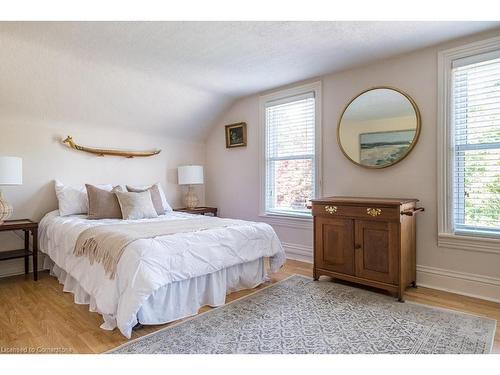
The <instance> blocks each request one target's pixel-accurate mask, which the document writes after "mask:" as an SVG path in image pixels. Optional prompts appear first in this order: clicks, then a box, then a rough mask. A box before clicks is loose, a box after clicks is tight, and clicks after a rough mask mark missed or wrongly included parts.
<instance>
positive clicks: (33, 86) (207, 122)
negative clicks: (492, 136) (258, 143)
mask: <svg viewBox="0 0 500 375" xmlns="http://www.w3.org/2000/svg"><path fill="white" fill-rule="evenodd" d="M499 26H500V23H499V22H0V51H1V55H2V57H1V59H0V112H1V113H2V115H4V116H5V115H11V116H16V115H19V116H28V117H33V118H42V119H44V120H46V121H59V122H60V121H63V122H68V123H70V122H71V123H73V124H75V123H76V124H82V126H110V127H117V128H120V127H126V128H131V129H137V130H143V131H147V132H152V133H158V134H164V135H169V136H176V137H186V138H191V139H199V140H201V139H203V138H204V137H205V136H206V133H207V131H208V129H209V127H210V126H211V124H212V123H213V122H214V120H215V119H216V118H217V117H218V116H219V115H220V114H221V112H222V111H224V110H225V109H226V108H227V107H228V106H229V105H230V104H231V103H232V102H233V101H234V100H235V99H236V98H239V97H242V96H245V95H249V94H253V93H257V92H260V91H263V90H267V89H270V88H273V87H278V86H281V85H285V84H288V83H291V82H295V81H299V80H303V79H307V78H310V77H314V76H318V75H322V74H326V73H330V72H334V71H338V70H342V69H346V68H349V67H351V66H357V65H362V64H366V63H369V62H371V61H375V60H379V59H382V58H387V57H390V56H393V55H397V54H400V53H404V52H409V51H411V50H415V49H419V48H423V47H426V46H430V45H432V44H436V43H440V42H443V41H446V40H449V39H453V38H458V37H461V36H465V35H468V34H472V33H475V32H480V31H485V30H488V29H491V28H495V27H499Z"/></svg>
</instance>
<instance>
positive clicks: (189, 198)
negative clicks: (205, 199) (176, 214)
mask: <svg viewBox="0 0 500 375" xmlns="http://www.w3.org/2000/svg"><path fill="white" fill-rule="evenodd" d="M177 172H178V177H179V185H188V191H187V193H186V195H185V196H184V204H185V205H186V207H187V208H195V207H196V206H198V202H199V199H198V196H197V195H196V193H195V192H194V189H193V185H200V184H203V167H202V166H201V165H185V166H182V167H178V168H177Z"/></svg>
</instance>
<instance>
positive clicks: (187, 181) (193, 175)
mask: <svg viewBox="0 0 500 375" xmlns="http://www.w3.org/2000/svg"><path fill="white" fill-rule="evenodd" d="M177 172H178V174H179V185H195V184H202V183H203V167H202V166H201V165H185V166H182V167H178V168H177Z"/></svg>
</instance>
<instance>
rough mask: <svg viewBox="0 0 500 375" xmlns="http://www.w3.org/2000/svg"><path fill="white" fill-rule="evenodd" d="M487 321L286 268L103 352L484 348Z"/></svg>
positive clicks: (490, 326)
mask: <svg viewBox="0 0 500 375" xmlns="http://www.w3.org/2000/svg"><path fill="white" fill-rule="evenodd" d="M495 326H496V322H495V321H494V320H492V319H487V318H481V317H476V316H473V315H467V314H462V313H457V312H453V311H450V310H444V309H437V308H431V307H427V306H423V305H420V304H415V303H410V302H406V303H399V302H397V301H396V300H395V299H394V298H392V297H390V296H385V295H382V294H378V293H374V292H370V291H366V290H363V289H358V288H355V287H351V286H346V285H342V284H336V283H333V282H331V281H327V280H325V281H312V280H311V279H309V278H306V277H303V276H298V275H294V276H292V277H290V278H288V279H286V280H283V281H281V282H279V283H276V284H273V285H271V286H269V287H267V288H265V289H262V290H260V291H257V292H256V293H254V294H251V295H249V296H247V297H244V298H242V299H239V300H236V301H234V302H232V303H229V304H226V305H225V306H222V307H220V308H217V309H214V310H210V311H208V312H206V313H203V314H200V315H197V316H195V317H193V318H191V319H189V320H186V321H184V322H182V323H179V324H177V325H174V326H170V327H167V328H164V329H162V330H160V331H157V332H154V333H152V334H150V335H147V336H144V337H141V338H139V339H136V340H133V341H131V342H129V343H127V344H124V345H122V346H120V347H118V348H116V349H114V350H112V351H111V353H118V354H122V353H137V354H146V353H176V354H184V353H197V354H203V353H276V354H278V353H296V354H300V353H396V354H398V353H400V354H403V353H489V352H491V348H492V345H493V337H494V333H495Z"/></svg>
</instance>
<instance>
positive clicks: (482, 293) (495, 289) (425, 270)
mask: <svg viewBox="0 0 500 375" xmlns="http://www.w3.org/2000/svg"><path fill="white" fill-rule="evenodd" d="M282 245H283V249H284V250H285V253H286V257H287V259H293V260H299V261H302V262H307V263H312V262H313V249H312V247H309V246H304V245H297V244H292V243H288V242H283V243H282ZM417 284H418V285H420V286H423V287H426V288H432V289H437V290H443V291H446V292H451V293H456V294H461V295H464V296H469V297H475V298H480V299H484V300H488V301H493V302H500V278H497V277H491V276H482V275H476V274H472V273H466V272H458V271H452V270H447V269H443V268H437V267H429V266H421V265H417Z"/></svg>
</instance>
